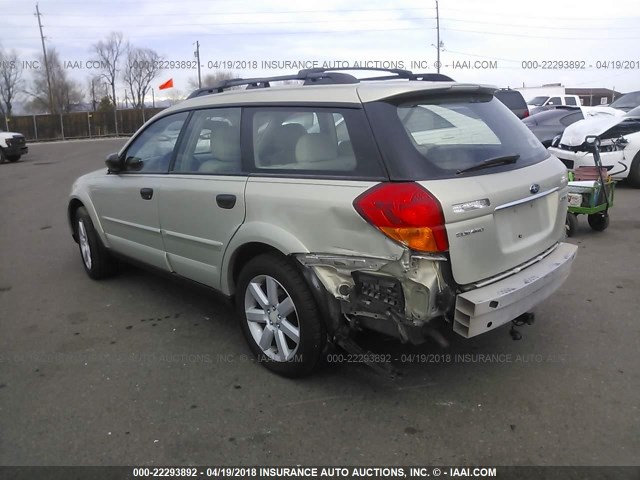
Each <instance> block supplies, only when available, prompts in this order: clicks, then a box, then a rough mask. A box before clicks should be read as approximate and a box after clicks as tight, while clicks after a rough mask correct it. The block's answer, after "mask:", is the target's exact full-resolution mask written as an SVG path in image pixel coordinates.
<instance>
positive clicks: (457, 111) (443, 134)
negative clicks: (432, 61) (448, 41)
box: [371, 95, 548, 179]
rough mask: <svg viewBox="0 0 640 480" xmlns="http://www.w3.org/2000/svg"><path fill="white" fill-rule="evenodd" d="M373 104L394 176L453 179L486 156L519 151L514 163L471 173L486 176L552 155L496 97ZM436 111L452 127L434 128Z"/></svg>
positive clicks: (505, 154) (507, 154)
mask: <svg viewBox="0 0 640 480" xmlns="http://www.w3.org/2000/svg"><path fill="white" fill-rule="evenodd" d="M371 106H372V107H373V110H372V112H371V118H372V119H373V122H374V123H375V127H374V128H375V131H376V132H377V138H378V139H379V140H380V141H381V147H382V149H383V155H384V156H385V161H386V162H387V165H388V168H390V169H391V170H393V171H394V172H395V174H394V176H395V175H396V174H397V175H399V176H401V177H403V178H407V177H408V178H411V179H428V178H451V177H455V176H456V173H457V171H458V170H462V169H466V168H469V167H473V166H476V165H479V164H481V163H482V162H484V161H486V160H490V159H494V158H500V157H505V156H513V155H519V158H518V160H517V162H516V163H515V164H513V165H504V166H498V167H494V168H491V169H488V170H478V171H477V172H473V173H471V174H472V175H482V174H484V173H495V172H496V171H500V170H501V169H502V170H507V169H513V168H520V167H523V166H527V165H531V164H533V163H537V162H539V161H542V160H544V159H545V158H547V157H548V154H547V152H546V150H545V149H544V147H543V146H542V144H540V142H539V141H538V140H537V139H536V137H535V136H534V135H533V134H532V133H531V131H530V130H529V129H528V128H527V127H526V126H525V125H524V124H523V123H522V122H521V121H520V120H518V119H517V117H515V116H514V115H513V114H511V112H510V111H509V110H508V109H507V107H506V106H505V105H503V104H502V103H501V102H500V101H499V100H498V99H496V98H492V96H491V95H468V96H467V95H464V96H463V95H460V96H442V97H439V98H438V97H431V98H424V100H412V101H411V102H407V103H401V104H398V105H393V104H386V103H385V102H378V103H374V104H371ZM389 108H393V109H395V114H396V118H397V119H399V122H398V126H399V127H400V128H398V127H397V126H396V125H394V123H393V122H392V121H391V120H392V116H391V115H392V114H393V112H392V111H391V112H389ZM432 115H437V116H438V117H439V118H443V119H444V120H445V121H446V122H448V124H449V125H450V126H449V127H446V128H433V126H434V123H433V122H432V121H431V119H430V116H432ZM416 118H421V119H423V121H422V122H418V121H416V120H415V119H416ZM402 137H404V139H403V138H402ZM396 163H399V164H402V170H397V169H396V168H395V164H396Z"/></svg>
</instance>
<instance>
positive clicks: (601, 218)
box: [587, 212, 609, 232]
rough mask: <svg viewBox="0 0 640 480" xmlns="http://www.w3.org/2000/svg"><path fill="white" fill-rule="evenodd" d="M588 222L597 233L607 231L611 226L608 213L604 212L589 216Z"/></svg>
mask: <svg viewBox="0 0 640 480" xmlns="http://www.w3.org/2000/svg"><path fill="white" fill-rule="evenodd" d="M587 220H588V221H589V226H590V227H591V228H592V229H593V230H595V231H597V232H602V231H603V230H606V229H607V227H608V226H609V214H608V213H604V212H600V213H594V214H593V215H589V217H588V218H587Z"/></svg>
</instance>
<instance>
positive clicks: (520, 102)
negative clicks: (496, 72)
mask: <svg viewBox="0 0 640 480" xmlns="http://www.w3.org/2000/svg"><path fill="white" fill-rule="evenodd" d="M494 95H495V96H496V98H497V99H498V100H500V101H501V102H502V103H504V104H505V105H506V106H507V107H509V108H510V109H512V110H513V109H514V108H526V107H527V104H526V102H525V101H524V98H523V97H522V94H521V93H520V92H516V91H508V90H498V91H496V93H495V94H494Z"/></svg>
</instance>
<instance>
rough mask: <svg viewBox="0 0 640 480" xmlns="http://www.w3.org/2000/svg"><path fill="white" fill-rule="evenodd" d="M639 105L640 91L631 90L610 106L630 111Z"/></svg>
mask: <svg viewBox="0 0 640 480" xmlns="http://www.w3.org/2000/svg"><path fill="white" fill-rule="evenodd" d="M638 105H640V92H631V93H627V94H626V95H623V96H621V97H620V98H619V99H617V100H616V101H615V102H613V103H612V104H611V105H609V106H610V107H612V108H619V109H621V110H626V111H629V110H631V109H632V108H635V107H637V106H638Z"/></svg>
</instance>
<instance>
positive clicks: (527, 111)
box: [522, 108, 529, 118]
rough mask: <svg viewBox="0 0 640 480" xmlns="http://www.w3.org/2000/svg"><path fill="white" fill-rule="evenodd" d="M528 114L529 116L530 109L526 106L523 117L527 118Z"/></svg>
mask: <svg viewBox="0 0 640 480" xmlns="http://www.w3.org/2000/svg"><path fill="white" fill-rule="evenodd" d="M528 116H529V109H528V108H525V109H524V117H522V118H527V117H528Z"/></svg>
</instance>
